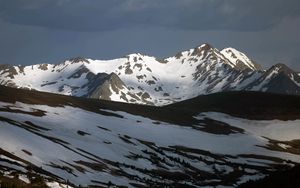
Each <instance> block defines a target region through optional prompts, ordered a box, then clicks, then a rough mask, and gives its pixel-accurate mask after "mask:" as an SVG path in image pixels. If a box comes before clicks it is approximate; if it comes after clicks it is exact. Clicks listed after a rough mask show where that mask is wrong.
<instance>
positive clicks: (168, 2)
mask: <svg viewBox="0 0 300 188" xmlns="http://www.w3.org/2000/svg"><path fill="white" fill-rule="evenodd" d="M0 7H1V8H0V11H1V18H2V19H3V20H4V21H6V22H10V23H15V24H24V25H37V26H43V27H47V28H55V29H67V30H80V31H102V30H112V29H118V28H124V27H130V26H136V25H140V26H145V25H146V26H149V25H151V26H162V27H171V28H178V29H192V30H212V29H213V30H214V29H221V30H242V31H253V30H254V31H255V30H264V29H267V28H269V27H272V26H274V25H276V24H278V23H279V22H280V21H281V20H282V19H284V18H289V17H296V16H299V14H300V11H299V7H300V1H298V0H287V1H283V0H251V1H249V0H226V1H223V0H109V1H94V0H31V1H28V0H27V1H26V0H9V1H5V0H2V1H1V2H0Z"/></svg>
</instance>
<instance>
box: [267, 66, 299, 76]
mask: <svg viewBox="0 0 300 188" xmlns="http://www.w3.org/2000/svg"><path fill="white" fill-rule="evenodd" d="M269 71H277V72H284V73H286V74H291V73H294V71H293V70H292V69H291V68H290V67H288V66H287V65H285V64H283V63H277V64H275V65H273V66H272V67H271V68H270V69H269Z"/></svg>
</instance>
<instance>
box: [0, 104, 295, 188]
mask: <svg viewBox="0 0 300 188" xmlns="http://www.w3.org/2000/svg"><path fill="white" fill-rule="evenodd" d="M0 109H1V111H0V145H1V150H4V151H7V152H8V153H9V154H11V155H14V156H17V157H19V158H21V159H22V160H24V162H25V161H26V162H28V163H29V164H33V165H35V166H37V167H41V168H42V169H43V170H45V171H47V172H50V173H51V174H55V175H57V176H59V177H60V178H61V179H67V180H69V181H70V182H71V183H74V184H76V185H79V184H80V185H108V184H115V185H125V186H129V187H136V186H139V185H147V186H154V185H156V186H162V185H170V186H171V185H177V186H183V185H187V184H188V185H194V186H217V185H224V186H228V185H231V186H232V185H237V184H239V183H242V182H243V180H245V179H252V178H257V176H259V177H263V176H264V174H266V173H269V172H270V171H271V170H274V169H276V168H278V167H281V168H282V167H284V166H286V165H287V166H289V165H293V164H294V163H295V162H297V163H299V162H300V156H299V153H295V152H293V149H294V148H293V147H294V145H293V144H292V143H293V140H294V139H297V135H299V134H300V129H299V126H297V125H299V124H300V121H299V120H295V121H279V120H273V121H250V120H246V119H241V118H235V117H232V116H229V115H226V114H222V113H213V112H207V113H201V114H199V115H198V116H197V117H196V118H197V119H198V120H199V123H198V124H195V125H194V126H192V127H182V126H179V125H176V124H169V123H165V122H158V121H154V120H151V119H149V118H146V117H140V116H135V115H132V114H128V113H125V112H120V111H119V112H118V111H110V110H103V109H99V112H98V113H95V112H90V111H86V110H82V109H80V108H74V107H71V106H61V107H50V106H46V105H29V104H25V103H20V102H16V103H14V104H12V103H4V102H1V103H0ZM224 123H225V124H224ZM210 125H211V126H213V125H214V126H217V127H216V128H217V129H216V130H218V129H219V128H221V130H222V127H224V126H226V127H228V126H229V127H231V128H230V132H224V133H222V132H221V133H220V132H219V131H217V132H213V131H210V132H206V131H205V130H204V129H201V127H203V126H210ZM218 126H220V127H219V128H218ZM282 130H284V132H282ZM265 133H267V134H265ZM281 133H284V134H282V135H281ZM271 144H275V146H277V147H279V149H278V148H276V147H275V146H273V145H271ZM271 146H272V147H271ZM5 157H7V156H4V157H3V156H1V157H0V165H2V166H3V165H4V166H5V165H6V163H5V162H4V161H3V159H4V158H5ZM22 165H23V166H24V165H25V164H22ZM281 165H282V166H281ZM9 168H10V169H11V170H13V169H15V168H18V166H16V167H15V166H9ZM109 182H110V183H109Z"/></svg>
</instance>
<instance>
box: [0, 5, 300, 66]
mask: <svg viewBox="0 0 300 188" xmlns="http://www.w3.org/2000/svg"><path fill="white" fill-rule="evenodd" d="M298 33H300V1H299V0H99V1H98V0H97V1H96V0H0V41H1V43H0V59H1V61H2V62H0V63H11V64H32V63H42V62H55V63H56V62H59V61H61V60H63V59H65V58H69V57H74V56H79V55H82V56H86V57H91V58H97V59H108V58H114V57H120V56H122V55H125V54H128V53H132V52H142V53H146V54H150V55H156V56H160V57H165V56H169V55H174V54H175V53H176V52H177V51H180V50H183V49H187V48H192V47H194V46H196V45H199V44H201V43H203V42H209V43H211V44H213V45H214V46H216V47H217V48H223V47H227V46H232V47H235V48H237V49H240V50H241V51H244V52H246V53H247V54H248V55H249V56H250V57H253V58H254V59H255V60H257V61H258V63H261V64H263V65H264V66H265V67H268V66H270V65H272V64H275V63H278V62H282V63H286V64H288V65H289V66H291V67H293V68H294V69H297V70H300V64H299V61H300V55H299V50H300V37H299V34H298Z"/></svg>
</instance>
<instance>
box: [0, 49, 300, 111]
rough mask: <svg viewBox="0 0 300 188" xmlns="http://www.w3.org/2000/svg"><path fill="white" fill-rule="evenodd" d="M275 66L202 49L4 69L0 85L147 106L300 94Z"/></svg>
mask: <svg viewBox="0 0 300 188" xmlns="http://www.w3.org/2000/svg"><path fill="white" fill-rule="evenodd" d="M275 67H276V66H275ZM277 67H278V70H277V69H276V70H277V71H276V70H275V69H274V68H273V67H272V68H271V69H270V70H268V71H262V70H261V67H260V66H259V65H258V64H256V63H255V62H253V61H252V60H251V59H250V58H248V57H247V56H246V55H245V54H244V53H242V52H239V51H237V50H236V49H233V48H226V49H223V50H222V51H219V50H218V49H216V48H214V47H212V46H211V45H209V44H203V45H201V46H198V47H196V48H194V49H190V50H187V51H183V52H180V53H178V54H177V55H175V56H173V57H169V58H166V59H163V60H159V59H157V58H155V57H151V56H146V55H142V54H139V53H137V54H130V55H128V56H126V57H123V58H119V59H114V60H92V59H84V58H75V59H71V60H68V61H65V62H64V63H61V64H58V65H51V64H40V65H33V66H26V67H22V66H4V65H0V84H1V85H6V86H13V87H18V88H19V87H20V88H27V89H33V90H39V91H46V92H51V93H59V94H64V95H71V96H82V97H90V98H97V99H105V100H114V101H120V102H127V103H139V104H148V105H166V104H170V103H173V102H177V101H182V100H185V99H189V98H193V97H196V96H198V95H202V94H210V93H216V92H222V91H229V90H254V91H264V92H275V93H286V94H300V87H299V86H300V76H299V75H298V74H296V73H295V72H293V71H292V70H288V71H289V73H286V72H287V71H286V70H287V69H288V68H282V66H281V67H280V66H277ZM282 73H286V75H281V76H280V74H282ZM277 83H279V84H277ZM286 85H288V86H286Z"/></svg>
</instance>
